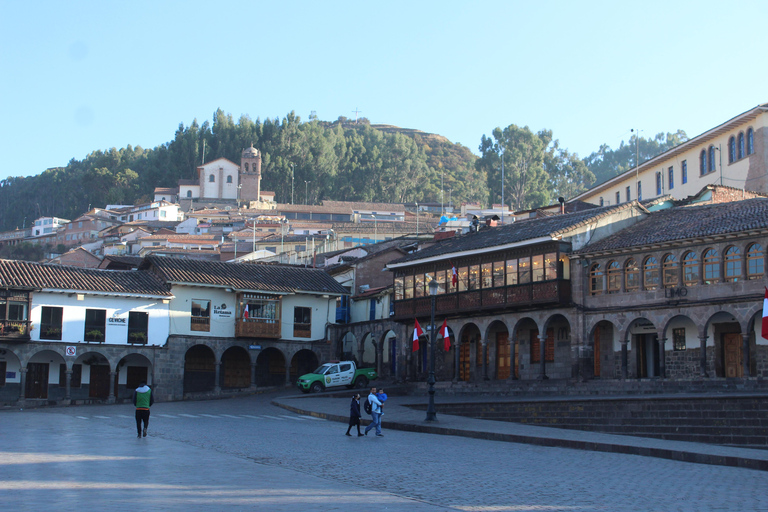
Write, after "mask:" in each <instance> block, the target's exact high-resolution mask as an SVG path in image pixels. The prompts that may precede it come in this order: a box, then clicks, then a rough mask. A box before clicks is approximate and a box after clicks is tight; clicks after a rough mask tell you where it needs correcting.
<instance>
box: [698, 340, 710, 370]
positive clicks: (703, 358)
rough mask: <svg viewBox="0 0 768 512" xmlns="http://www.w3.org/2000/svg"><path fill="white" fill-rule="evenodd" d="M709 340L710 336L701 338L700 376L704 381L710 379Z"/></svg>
mask: <svg viewBox="0 0 768 512" xmlns="http://www.w3.org/2000/svg"><path fill="white" fill-rule="evenodd" d="M707 338H709V336H699V350H700V351H701V354H700V355H699V375H700V376H701V377H702V378H704V379H707V378H709V375H708V374H707Z"/></svg>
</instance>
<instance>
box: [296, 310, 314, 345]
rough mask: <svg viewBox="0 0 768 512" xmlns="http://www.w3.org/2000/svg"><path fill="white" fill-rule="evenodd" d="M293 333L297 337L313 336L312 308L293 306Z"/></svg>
mask: <svg viewBox="0 0 768 512" xmlns="http://www.w3.org/2000/svg"><path fill="white" fill-rule="evenodd" d="M293 335H294V336H295V337H297V338H311V337H312V308H304V307H298V306H297V307H295V308H293Z"/></svg>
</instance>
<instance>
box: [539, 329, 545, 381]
mask: <svg viewBox="0 0 768 512" xmlns="http://www.w3.org/2000/svg"><path fill="white" fill-rule="evenodd" d="M546 343H547V335H546V334H544V336H541V335H539V360H540V361H539V362H540V364H539V380H546V379H547V361H546V354H547V347H546Z"/></svg>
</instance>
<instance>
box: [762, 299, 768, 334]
mask: <svg viewBox="0 0 768 512" xmlns="http://www.w3.org/2000/svg"><path fill="white" fill-rule="evenodd" d="M763 338H765V339H767V340H768V288H766V289H765V298H764V299H763Z"/></svg>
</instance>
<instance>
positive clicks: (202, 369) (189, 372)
mask: <svg viewBox="0 0 768 512" xmlns="http://www.w3.org/2000/svg"><path fill="white" fill-rule="evenodd" d="M215 387H216V356H215V355H214V353H213V350H211V348H210V347H207V346H205V345H195V346H193V347H190V349H189V350H187V353H186V354H185V355H184V394H185V395H186V394H187V393H202V392H207V391H213V390H214V388H215Z"/></svg>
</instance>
